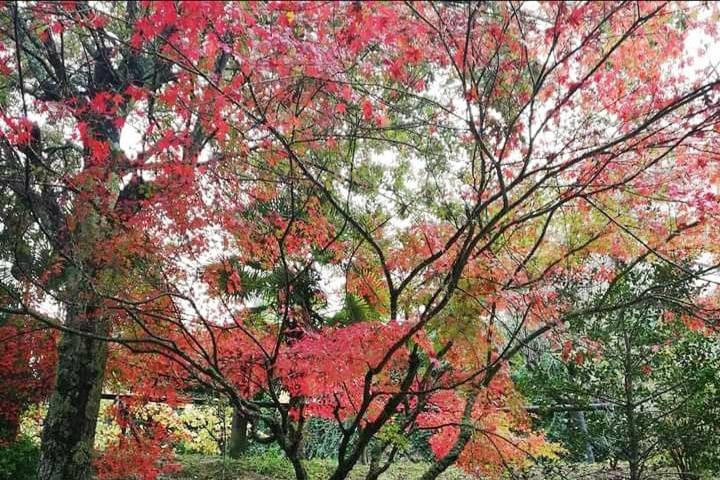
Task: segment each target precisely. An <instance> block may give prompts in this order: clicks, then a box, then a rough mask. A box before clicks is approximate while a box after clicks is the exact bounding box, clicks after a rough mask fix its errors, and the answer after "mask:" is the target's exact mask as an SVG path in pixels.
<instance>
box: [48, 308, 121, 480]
mask: <svg viewBox="0 0 720 480" xmlns="http://www.w3.org/2000/svg"><path fill="white" fill-rule="evenodd" d="M86 313H87V315H86V318H79V317H74V318H72V317H69V318H68V325H69V326H74V327H76V328H77V327H83V328H82V330H85V331H89V332H91V333H93V334H96V335H105V334H106V333H107V329H108V327H107V322H105V321H104V320H103V319H101V318H93V317H94V315H93V313H94V309H88V310H87V311H86ZM58 350H59V351H58V366H57V374H56V383H55V389H54V391H53V394H52V396H51V398H50V404H49V407H48V412H47V416H46V418H45V425H44V427H43V434H42V450H41V453H40V465H39V469H38V480H89V479H91V478H92V477H93V468H92V456H93V447H94V443H95V427H96V424H97V417H98V413H99V410H100V398H101V394H102V387H103V379H104V372H105V364H106V361H107V343H106V342H104V341H101V340H96V339H94V338H91V337H88V336H83V335H77V334H71V333H64V334H63V335H62V337H61V339H60V343H59V346H58Z"/></svg>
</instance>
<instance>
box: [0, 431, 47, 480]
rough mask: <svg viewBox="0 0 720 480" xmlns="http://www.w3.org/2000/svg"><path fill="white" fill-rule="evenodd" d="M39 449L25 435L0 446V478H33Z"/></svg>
mask: <svg viewBox="0 0 720 480" xmlns="http://www.w3.org/2000/svg"><path fill="white" fill-rule="evenodd" d="M39 460H40V449H39V447H38V446H37V445H35V444H34V443H33V442H32V440H30V439H29V438H27V437H20V438H18V440H17V441H15V442H14V443H11V444H10V445H7V446H4V447H0V480H34V479H35V478H36V470H37V465H38V461H39Z"/></svg>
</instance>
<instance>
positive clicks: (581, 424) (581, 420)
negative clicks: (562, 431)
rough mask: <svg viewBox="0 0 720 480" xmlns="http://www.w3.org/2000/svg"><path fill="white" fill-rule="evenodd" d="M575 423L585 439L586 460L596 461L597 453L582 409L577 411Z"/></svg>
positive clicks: (589, 461)
mask: <svg viewBox="0 0 720 480" xmlns="http://www.w3.org/2000/svg"><path fill="white" fill-rule="evenodd" d="M574 420H575V425H577V428H578V430H579V431H580V433H581V434H582V436H583V439H584V440H585V462H586V463H595V453H594V452H593V447H592V442H590V433H589V432H588V427H587V422H586V421H585V413H584V412H582V411H577V412H575V419H574Z"/></svg>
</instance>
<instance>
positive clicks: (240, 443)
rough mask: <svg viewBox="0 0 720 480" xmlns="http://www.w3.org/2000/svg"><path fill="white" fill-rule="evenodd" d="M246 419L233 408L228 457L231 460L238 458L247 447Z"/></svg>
mask: <svg viewBox="0 0 720 480" xmlns="http://www.w3.org/2000/svg"><path fill="white" fill-rule="evenodd" d="M247 429H248V418H247V417H246V416H245V415H243V414H242V413H240V411H239V410H238V409H237V408H236V407H233V419H232V427H231V430H230V446H229V448H228V455H229V456H230V457H231V458H240V456H242V454H243V453H245V451H246V450H247V446H248V435H247Z"/></svg>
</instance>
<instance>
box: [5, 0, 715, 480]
mask: <svg viewBox="0 0 720 480" xmlns="http://www.w3.org/2000/svg"><path fill="white" fill-rule="evenodd" d="M2 8H3V10H2V14H0V186H1V187H2V188H1V189H0V312H2V315H3V316H2V317H1V320H0V321H1V322H2V326H0V329H2V330H3V332H4V333H3V337H5V333H7V334H8V338H9V336H12V335H16V334H17V332H28V335H25V336H22V337H21V338H28V339H30V340H28V342H30V343H29V344H28V345H32V349H30V348H29V347H23V348H13V347H10V348H9V349H8V348H3V347H0V365H5V364H13V365H21V367H18V368H22V369H27V368H29V367H28V365H30V364H32V365H33V366H34V368H38V367H37V363H38V362H39V361H44V362H46V363H47V365H45V366H43V367H41V368H39V369H38V371H42V372H43V373H42V375H40V374H38V375H37V376H36V377H37V382H38V385H37V386H35V385H32V386H30V388H31V389H32V390H33V395H31V396H30V397H29V398H28V397H26V396H25V395H24V394H23V395H17V398H16V399H15V398H14V397H7V398H8V399H9V400H8V401H13V402H15V403H14V404H13V405H12V406H5V403H6V400H5V395H3V399H0V408H2V411H0V414H2V416H3V420H5V418H4V417H8V418H9V421H11V422H12V421H14V420H13V419H14V418H15V417H13V416H12V412H13V411H19V409H22V408H24V407H23V406H24V405H26V404H27V402H30V401H37V400H38V399H39V398H42V397H46V396H48V395H49V394H48V392H49V391H50V389H51V384H54V387H52V394H51V395H49V410H48V414H47V418H46V421H45V429H44V432H43V449H42V456H41V460H40V478H41V479H42V480H50V479H64V478H78V479H85V478H90V476H91V475H92V471H93V468H92V457H93V439H94V436H95V420H96V417H97V415H98V409H99V401H100V396H101V393H102V390H103V388H110V389H111V390H113V391H116V392H120V393H123V394H127V395H128V398H132V400H130V401H129V402H130V403H132V402H137V403H140V404H142V403H145V402H148V401H153V400H158V399H160V400H162V401H165V402H168V403H170V404H173V403H177V402H181V401H183V399H188V398H191V397H192V395H193V394H194V393H195V392H198V391H203V392H213V393H214V394H216V395H219V396H222V397H224V398H226V399H228V401H229V402H231V404H232V405H233V406H234V407H235V409H236V410H237V412H238V414H239V415H240V416H242V417H243V418H245V419H247V420H248V421H249V422H250V423H251V424H252V425H253V428H252V432H251V433H252V434H253V435H254V436H256V437H257V438H260V439H262V440H263V441H265V442H274V443H276V444H277V445H278V446H279V448H280V449H281V450H282V451H283V452H284V453H285V455H286V456H287V457H288V458H289V459H290V461H291V462H292V464H293V467H294V468H295V475H296V477H297V478H298V479H299V480H304V479H305V478H307V473H306V471H305V469H304V466H303V463H302V462H301V457H302V455H301V451H302V442H303V435H304V431H305V429H304V425H305V424H306V423H307V422H308V421H309V419H312V418H323V419H326V420H329V421H333V422H336V424H337V427H338V429H339V431H340V434H339V440H338V442H337V452H336V454H337V467H336V469H335V470H334V472H333V473H332V475H331V476H330V478H331V479H332V480H340V479H343V478H346V477H347V475H348V473H349V472H350V470H351V469H352V468H353V466H354V465H355V464H356V463H357V462H358V461H359V460H360V458H361V456H363V455H364V454H365V452H366V450H371V451H372V453H373V463H372V468H371V469H370V471H369V473H368V479H372V478H377V476H379V475H380V474H381V473H382V472H383V471H384V470H385V469H387V468H388V465H389V463H390V462H392V461H393V459H394V458H395V456H396V455H397V454H398V452H399V451H400V450H401V449H402V440H401V438H402V437H403V436H404V435H410V434H411V433H413V432H425V433H427V434H429V444H430V446H431V448H432V450H433V453H434V456H435V459H434V462H433V463H432V464H431V466H430V467H429V468H428V470H427V471H426V472H425V473H424V474H423V476H422V478H423V479H424V480H430V479H434V478H436V477H437V476H438V475H439V474H440V473H442V472H443V471H444V470H446V469H447V468H448V467H449V466H450V465H452V464H455V463H458V464H459V465H460V466H461V467H462V468H464V469H465V470H466V471H468V472H471V473H474V474H482V475H488V476H491V477H497V476H500V475H501V474H502V473H503V472H504V471H506V470H507V469H508V468H514V467H518V468H519V467H522V466H524V465H525V464H526V462H528V461H529V460H531V459H534V458H535V457H539V456H543V455H550V456H551V455H553V452H554V450H553V448H554V447H553V446H552V445H551V444H549V443H548V442H547V441H546V439H545V438H544V435H543V434H542V432H541V431H537V430H536V429H535V428H534V427H533V423H532V421H531V419H530V418H529V417H528V415H527V413H526V412H525V411H524V410H523V408H522V405H523V402H524V400H523V398H522V395H521V394H520V393H519V391H518V389H516V388H515V386H514V384H513V381H512V377H511V371H510V367H511V365H512V363H511V362H512V361H513V359H515V358H517V357H518V356H519V355H522V354H523V353H524V352H525V351H526V349H527V348H528V346H529V345H531V344H532V343H533V342H534V341H536V340H538V339H544V341H545V342H547V344H548V345H550V346H551V347H556V348H567V349H568V354H569V353H570V352H574V353H575V354H576V355H577V354H580V353H579V351H575V350H571V347H572V346H571V347H565V345H567V343H566V342H569V341H570V340H568V339H569V338H571V337H572V333H573V327H574V326H577V325H581V324H582V322H584V321H586V320H587V319H588V318H600V317H602V316H603V315H610V314H612V313H613V312H617V311H620V312H622V311H628V308H630V307H632V306H633V305H645V303H642V302H646V301H647V300H648V299H657V300H658V303H660V301H662V302H671V303H672V304H673V310H672V311H673V312H674V315H677V316H678V318H682V320H683V322H684V324H686V325H687V326H688V327H689V328H691V329H692V330H694V331H697V332H700V333H702V334H703V335H707V336H712V335H713V334H714V330H715V319H716V318H717V294H716V292H715V290H714V288H712V286H713V285H714V280H713V278H714V277H713V275H714V273H715V272H716V270H717V266H718V258H717V252H716V245H717V239H716V238H715V237H716V234H717V232H720V225H718V221H719V220H720V217H718V202H717V194H718V193H717V188H718V179H719V178H720V176H719V174H720V162H719V161H718V160H720V158H719V157H718V153H719V151H718V139H719V138H720V137H719V135H718V132H720V127H719V123H718V121H719V120H720V77H719V76H718V73H717V70H716V69H715V65H713V63H712V60H711V58H710V55H709V53H708V52H706V51H703V50H702V49H703V45H704V44H708V45H715V46H717V43H716V42H717V35H718V32H717V21H718V10H717V6H716V5H714V4H709V5H708V4H699V3H684V2H678V3H675V2H629V1H618V2H571V3H565V2H557V3H537V4H536V3H524V2H498V3H491V2H487V3H486V2H468V3H460V2H448V3H435V2H417V3H415V2H412V3H411V2H408V3H400V2H367V3H365V2H279V1H278V2H262V3H260V2H258V3H255V2H253V3H240V2H199V1H172V2H170V1H167V2H165V1H163V2H144V1H139V2H136V1H128V2H124V3H121V2H57V3H56V2H28V3H20V2H8V3H6V4H5V5H4V6H3V7H2ZM698 50H700V51H698ZM647 265H656V266H657V268H659V269H660V268H661V269H665V270H669V271H671V272H672V274H668V275H667V276H666V277H665V280H664V282H665V283H663V282H660V283H657V282H656V283H652V284H648V285H644V284H640V285H641V287H642V288H635V289H631V290H630V292H629V293H628V291H627V281H626V279H633V278H636V276H637V275H640V274H641V273H638V272H643V271H644V270H643V269H644V268H646V266H647ZM675 284H682V285H688V284H690V285H693V286H697V288H691V289H689V290H688V292H684V294H683V295H680V296H677V295H674V293H675V292H677V289H673V288H672V286H673V285H675ZM603 318H604V317H603ZM46 329H51V330H53V331H57V332H60V336H61V338H60V340H59V341H58V347H57V359H55V356H54V355H55V347H54V345H55V343H54V339H55V336H54V335H56V334H55V333H51V334H48V333H47V332H46V331H45V330H46ZM575 331H577V330H575ZM3 345H4V344H3ZM23 355H24V357H23ZM6 358H7V360H6ZM568 358H569V357H568ZM568 358H566V360H567V359H568ZM55 364H57V374H56V378H55V380H54V382H53V381H51V380H49V379H48V378H46V376H47V372H48V370H49V369H50V370H51V369H52V368H54V365H55ZM5 372H9V373H5ZM24 372H25V370H23V371H21V372H19V373H18V372H16V371H14V370H13V368H8V369H4V372H3V373H0V376H2V378H3V379H4V378H5V376H6V375H7V376H8V377H11V376H12V375H18V374H19V375H26V376H27V375H30V374H29V373H24ZM43 375H44V376H43ZM4 381H5V380H3V382H4ZM7 385H13V384H12V383H8V384H7ZM0 388H5V387H4V386H2V387H0ZM11 388H19V387H11ZM0 391H1V390H0ZM13 409H14V410H13ZM116 416H117V419H118V421H119V422H120V423H121V424H122V425H125V427H124V428H123V433H122V435H123V436H122V438H120V439H119V440H118V442H120V445H121V448H117V449H115V450H114V451H112V452H110V454H109V455H111V456H114V457H113V458H108V459H107V460H106V462H105V465H106V466H107V465H116V466H117V467H118V468H127V469H133V468H135V469H136V470H138V471H136V472H122V471H121V472H118V471H115V470H114V469H113V468H106V469H105V470H102V469H100V470H98V472H100V473H102V472H106V473H107V476H108V478H110V477H111V476H112V475H121V474H128V473H134V474H137V475H141V476H144V478H147V477H152V476H154V475H157V473H159V472H158V471H157V468H156V465H157V463H156V462H155V461H156V460H157V458H158V457H159V456H161V455H164V453H162V451H161V448H160V447H159V445H160V444H161V443H162V442H166V441H168V440H167V438H168V434H167V432H164V431H162V427H161V426H159V425H153V424H152V423H147V422H146V423H145V424H142V425H140V424H137V423H136V422H135V423H134V422H133V421H132V419H131V417H132V416H131V415H129V414H128V410H127V408H118V409H117V412H116ZM71 426H72V428H71ZM10 430H11V431H14V430H13V429H12V428H11V429H10ZM68 432H72V433H68ZM123 455H125V457H123ZM127 457H131V458H135V461H132V460H131V458H127ZM141 457H142V458H144V459H145V460H143V461H141ZM113 462H115V463H113Z"/></svg>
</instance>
